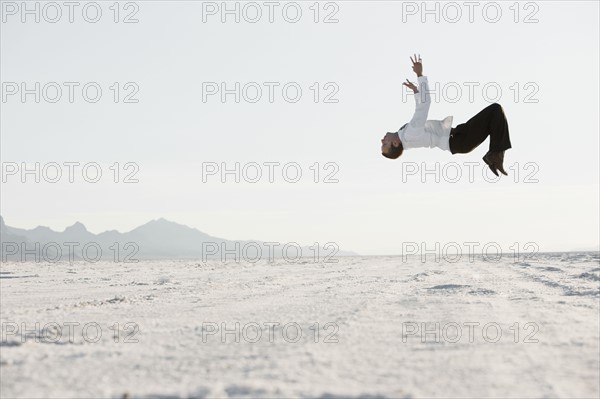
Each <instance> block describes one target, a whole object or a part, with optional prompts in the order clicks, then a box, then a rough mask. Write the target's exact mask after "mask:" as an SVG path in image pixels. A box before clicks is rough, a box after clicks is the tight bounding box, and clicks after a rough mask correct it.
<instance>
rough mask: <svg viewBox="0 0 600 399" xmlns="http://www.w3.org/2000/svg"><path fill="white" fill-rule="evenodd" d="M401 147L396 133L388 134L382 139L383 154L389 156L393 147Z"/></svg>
mask: <svg viewBox="0 0 600 399" xmlns="http://www.w3.org/2000/svg"><path fill="white" fill-rule="evenodd" d="M399 145H400V140H399V139H398V135H397V134H396V133H386V134H385V136H383V138H382V139H381V153H382V154H387V153H388V151H389V149H390V148H392V146H393V147H398V146H399Z"/></svg>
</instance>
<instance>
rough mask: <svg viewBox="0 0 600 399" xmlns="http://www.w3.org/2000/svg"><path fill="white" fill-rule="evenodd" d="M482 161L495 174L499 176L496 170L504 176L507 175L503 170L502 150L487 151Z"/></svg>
mask: <svg viewBox="0 0 600 399" xmlns="http://www.w3.org/2000/svg"><path fill="white" fill-rule="evenodd" d="M483 162H485V163H486V164H487V166H489V167H490V169H491V170H492V173H494V174H495V175H496V176H498V177H499V176H500V175H499V174H498V170H499V171H500V173H502V174H503V175H504V176H508V173H506V171H505V170H504V165H503V164H504V151H488V153H487V154H485V155H484V156H483Z"/></svg>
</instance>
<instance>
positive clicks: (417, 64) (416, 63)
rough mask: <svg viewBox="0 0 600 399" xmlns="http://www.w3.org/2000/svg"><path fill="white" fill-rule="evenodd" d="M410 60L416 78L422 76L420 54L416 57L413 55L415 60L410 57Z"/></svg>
mask: <svg viewBox="0 0 600 399" xmlns="http://www.w3.org/2000/svg"><path fill="white" fill-rule="evenodd" d="M410 60H411V61H412V63H413V67H412V68H413V71H414V72H415V73H416V74H417V76H423V64H421V54H419V56H418V57H417V55H416V54H415V58H414V59H413V57H410Z"/></svg>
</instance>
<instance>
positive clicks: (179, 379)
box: [0, 253, 600, 398]
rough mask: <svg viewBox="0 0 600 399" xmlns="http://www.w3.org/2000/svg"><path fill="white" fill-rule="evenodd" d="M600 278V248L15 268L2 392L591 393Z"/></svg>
mask: <svg viewBox="0 0 600 399" xmlns="http://www.w3.org/2000/svg"><path fill="white" fill-rule="evenodd" d="M599 275H600V268H599V257H598V254H594V253H582V254H576V253H570V254H562V255H561V254H541V255H537V257H536V258H535V259H531V260H527V261H525V262H523V261H522V262H517V263H515V262H513V261H512V260H510V261H509V260H508V259H506V260H502V261H500V262H497V263H493V262H486V261H483V260H482V259H479V258H477V259H475V260H473V261H470V260H468V259H462V260H461V261H460V262H457V263H447V262H444V261H440V262H434V261H429V260H428V261H427V262H426V263H422V262H421V261H420V259H419V258H412V259H403V258H402V257H351V258H340V259H339V262H338V263H337V264H323V263H310V262H308V263H304V264H288V263H286V262H285V261H283V260H279V261H276V262H274V263H268V262H259V263H256V264H250V263H244V264H240V263H236V262H230V263H220V262H213V263H206V264H205V263H201V262H194V261H154V262H140V263H138V264H116V263H108V262H105V263H96V264H72V265H69V264H39V263H37V264H36V263H20V264H19V263H5V264H3V265H2V268H1V274H0V288H1V291H0V295H1V301H2V302H1V322H2V341H1V346H0V350H1V351H0V365H1V366H0V379H1V391H0V393H1V396H2V398H12V397H27V398H33V397H57V398H58V397H60V398H68V397H77V398H85V397H90V398H91V397H93V398H99V397H114V398H121V397H129V398H136V397H140V398H159V397H184V398H185V397H322V398H336V397H381V398H384V397H386V398H387V397H394V398H398V397H407V398H421V397H428V398H429V397H444V398H452V397H461V398H462V397H480V398H487V397H507V398H508V397H519V398H526V397H532V398H533V397H536V398H537V397H548V398H550V397H564V398H567V397H568V398H575V397H576V398H597V397H598V396H599V394H600V388H599V381H600V379H599V376H600V369H599V367H600V364H599V362H600V359H599V358H600V348H599V314H600V306H599V305H600V304H599V301H600V294H599V284H600V282H599V280H600V279H599ZM36 323H39V326H36ZM76 323H78V324H76ZM116 323H118V326H117V324H116ZM127 323H130V324H127ZM236 323H239V324H238V325H236ZM277 323H278V324H277ZM316 323H318V324H316ZM422 323H424V324H422ZM477 323H478V324H477ZM237 326H239V327H237ZM23 329H25V330H27V331H28V332H26V333H24V332H23ZM223 330H227V331H225V334H223ZM424 330H425V332H424ZM100 333H101V334H102V335H101V336H100V335H99V334H100ZM259 334H260V335H259ZM23 341H25V342H23Z"/></svg>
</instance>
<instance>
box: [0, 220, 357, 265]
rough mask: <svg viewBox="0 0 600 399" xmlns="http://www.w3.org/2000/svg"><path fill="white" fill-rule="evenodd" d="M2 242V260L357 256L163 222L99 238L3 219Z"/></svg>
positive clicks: (79, 227)
mask: <svg viewBox="0 0 600 399" xmlns="http://www.w3.org/2000/svg"><path fill="white" fill-rule="evenodd" d="M0 244H1V256H2V261H34V260H37V261H39V262H47V261H50V262H56V261H68V260H87V261H96V259H102V260H115V261H125V262H132V261H135V260H143V259H201V260H227V261H236V260H239V261H250V262H254V261H256V260H269V259H272V258H281V257H282V256H284V255H285V258H286V259H288V260H289V261H290V263H293V262H299V261H300V259H296V258H297V257H298V255H300V256H301V257H302V260H308V261H310V260H313V261H315V260H320V261H324V260H332V259H335V258H336V257H339V256H356V255H357V254H356V253H353V252H349V251H342V250H339V249H338V248H337V245H336V244H330V245H326V243H319V248H318V249H317V248H316V247H315V246H313V247H309V246H304V247H300V246H299V245H298V244H296V243H285V242H281V243H277V242H268V241H241V240H238V241H236V240H227V239H224V238H218V237H213V236H210V235H208V234H206V233H203V232H201V231H200V230H197V229H195V228H192V227H188V226H185V225H182V224H178V223H175V222H171V221H168V220H165V219H162V218H161V219H158V220H152V221H150V222H148V223H146V224H144V225H142V226H139V227H137V228H135V229H133V230H131V231H129V232H126V233H120V232H118V231H116V230H110V231H105V232H103V233H100V234H93V233H90V232H89V231H88V230H87V229H86V228H85V226H84V225H83V224H81V223H79V222H77V223H75V224H74V225H72V226H69V227H67V228H66V229H65V230H64V231H62V232H58V231H54V230H52V229H50V228H48V227H44V226H38V227H36V228H34V229H31V230H26V229H19V228H16V227H10V226H7V225H6V224H5V223H4V218H2V217H1V216H0ZM284 252H285V253H284Z"/></svg>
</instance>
